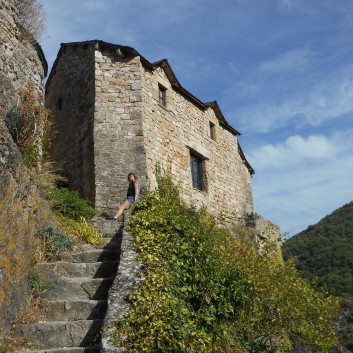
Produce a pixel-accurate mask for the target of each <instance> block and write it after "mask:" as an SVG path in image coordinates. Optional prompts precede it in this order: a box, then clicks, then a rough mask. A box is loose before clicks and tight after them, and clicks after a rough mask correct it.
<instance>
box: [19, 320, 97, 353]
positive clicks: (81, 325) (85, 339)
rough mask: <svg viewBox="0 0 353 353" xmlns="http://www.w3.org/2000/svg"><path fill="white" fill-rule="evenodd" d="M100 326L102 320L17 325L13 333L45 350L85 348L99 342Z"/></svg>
mask: <svg viewBox="0 0 353 353" xmlns="http://www.w3.org/2000/svg"><path fill="white" fill-rule="evenodd" d="M102 324H103V320H80V321H71V322H68V321H53V322H37V323H33V324H17V325H16V327H15V333H16V334H20V335H21V336H22V337H25V338H26V339H28V340H29V341H30V342H32V343H34V344H36V345H37V346H39V347H41V349H43V348H44V349H45V350H46V348H62V347H86V346H92V345H94V344H96V343H97V342H98V341H99V338H100V335H99V331H100V328H101V327H102ZM46 351H47V350H46Z"/></svg>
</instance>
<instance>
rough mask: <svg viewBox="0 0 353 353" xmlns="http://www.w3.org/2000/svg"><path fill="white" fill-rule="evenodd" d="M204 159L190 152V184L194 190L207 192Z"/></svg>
mask: <svg viewBox="0 0 353 353" xmlns="http://www.w3.org/2000/svg"><path fill="white" fill-rule="evenodd" d="M205 161H206V158H205V157H203V156H202V155H200V154H199V153H197V152H195V151H193V150H190V171H191V183H192V187H193V188H194V189H197V190H200V191H204V192H207V177H206V163H205Z"/></svg>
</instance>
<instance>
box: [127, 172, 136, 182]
mask: <svg viewBox="0 0 353 353" xmlns="http://www.w3.org/2000/svg"><path fill="white" fill-rule="evenodd" d="M130 175H133V176H134V178H135V180H136V179H137V175H136V174H135V173H132V172H131V173H129V174H128V175H127V179H129V177H130Z"/></svg>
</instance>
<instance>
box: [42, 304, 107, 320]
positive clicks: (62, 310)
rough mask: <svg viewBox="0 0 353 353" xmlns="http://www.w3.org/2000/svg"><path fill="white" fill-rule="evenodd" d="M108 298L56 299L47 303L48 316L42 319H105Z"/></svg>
mask: <svg viewBox="0 0 353 353" xmlns="http://www.w3.org/2000/svg"><path fill="white" fill-rule="evenodd" d="M107 306H108V303H107V301H106V300H54V301H48V302H47V303H46V309H47V310H46V311H47V314H46V317H45V319H43V320H42V321H46V322H48V321H77V320H96V319H104V316H105V312H106V310H107Z"/></svg>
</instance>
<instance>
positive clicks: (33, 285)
mask: <svg viewBox="0 0 353 353" xmlns="http://www.w3.org/2000/svg"><path fill="white" fill-rule="evenodd" d="M28 284H29V288H30V289H31V292H32V294H34V295H36V294H40V293H42V292H44V291H46V290H47V289H49V288H50V284H49V283H46V282H43V281H42V279H41V277H40V273H39V272H38V271H37V270H32V272H31V273H30V274H29V277H28Z"/></svg>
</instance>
